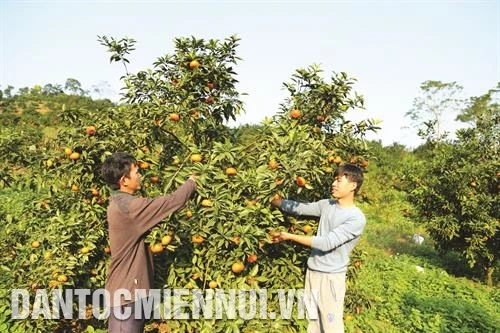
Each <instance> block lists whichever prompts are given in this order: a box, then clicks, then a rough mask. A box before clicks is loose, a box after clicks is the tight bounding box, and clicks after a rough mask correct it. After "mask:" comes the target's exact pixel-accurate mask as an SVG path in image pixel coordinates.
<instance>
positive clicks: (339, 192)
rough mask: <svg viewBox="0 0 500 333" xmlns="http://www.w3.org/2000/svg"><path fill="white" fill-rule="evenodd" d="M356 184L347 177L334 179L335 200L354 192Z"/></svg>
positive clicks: (333, 192) (333, 191)
mask: <svg viewBox="0 0 500 333" xmlns="http://www.w3.org/2000/svg"><path fill="white" fill-rule="evenodd" d="M356 186H357V185H356V183H355V182H351V181H349V179H347V177H346V176H345V175H342V176H337V177H335V178H334V179H333V183H332V195H333V197H334V198H337V199H340V198H344V197H345V196H347V195H349V194H350V193H351V192H354V190H355V189H356Z"/></svg>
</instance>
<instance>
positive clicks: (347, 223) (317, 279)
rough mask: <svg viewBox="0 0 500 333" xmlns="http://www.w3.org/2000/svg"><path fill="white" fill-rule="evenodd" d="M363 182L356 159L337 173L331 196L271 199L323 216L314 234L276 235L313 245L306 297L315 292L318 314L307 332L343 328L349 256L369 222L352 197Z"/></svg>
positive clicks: (333, 331) (293, 211)
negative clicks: (308, 199) (303, 200)
mask: <svg viewBox="0 0 500 333" xmlns="http://www.w3.org/2000/svg"><path fill="white" fill-rule="evenodd" d="M362 184H363V173H362V171H361V170H360V169H359V168H358V167H357V166H355V165H353V164H346V165H343V166H341V167H339V168H338V169H337V170H336V171H335V173H334V181H333V183H332V188H331V193H332V196H333V199H325V200H320V201H317V202H312V203H299V202H295V201H291V200H284V199H281V198H276V199H274V200H273V201H272V205H273V206H275V207H278V208H280V210H282V211H283V212H285V213H289V214H294V215H303V216H314V217H319V225H318V232H317V235H316V236H304V235H296V234H290V233H287V232H280V233H275V234H273V242H275V243H278V242H282V241H286V240H290V241H293V242H295V243H298V244H301V245H304V246H308V247H310V248H311V254H310V256H309V259H308V260H307V267H308V269H307V271H306V277H305V292H306V295H307V296H308V297H314V296H317V299H316V298H314V301H315V303H316V306H317V310H318V318H317V319H310V320H309V326H308V333H316V332H328V333H330V332H331V333H337V332H344V321H343V308H344V295H345V290H346V285H345V277H346V271H347V266H348V264H349V255H350V253H351V251H352V250H353V248H354V246H355V245H356V243H357V242H358V240H359V237H360V236H361V233H362V232H363V228H364V227H365V224H366V219H365V216H364V214H363V212H361V210H360V209H359V208H358V207H356V205H355V203H354V196H355V195H356V194H357V193H358V191H359V188H360V187H361V185H362Z"/></svg>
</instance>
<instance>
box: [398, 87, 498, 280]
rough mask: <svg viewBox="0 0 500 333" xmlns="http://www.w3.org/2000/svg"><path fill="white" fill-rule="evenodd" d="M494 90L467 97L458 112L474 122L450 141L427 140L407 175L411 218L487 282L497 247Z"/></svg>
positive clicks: (496, 255)
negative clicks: (418, 160)
mask: <svg viewBox="0 0 500 333" xmlns="http://www.w3.org/2000/svg"><path fill="white" fill-rule="evenodd" d="M495 92H496V93H498V89H497V90H491V91H489V92H488V93H487V94H485V95H483V96H480V97H474V98H472V99H471V103H470V105H469V107H468V108H467V109H465V110H464V112H463V113H462V115H461V116H462V117H464V119H466V120H468V121H471V122H472V125H473V126H471V127H470V128H466V129H462V130H459V131H458V132H457V140H456V141H454V142H442V141H434V140H432V139H429V140H428V142H427V143H426V147H425V151H424V159H425V161H424V160H422V161H421V163H420V164H415V167H412V168H409V169H408V172H407V174H406V180H407V185H408V191H409V198H410V201H411V202H412V203H413V204H414V205H415V213H416V218H417V219H418V220H420V221H421V222H422V223H423V224H424V225H425V226H426V228H427V230H428V232H429V234H430V235H431V236H432V238H433V239H434V240H435V242H436V246H437V247H438V249H440V250H442V251H456V252H458V253H460V255H461V256H462V257H463V258H465V259H466V260H467V262H468V263H469V264H470V267H471V268H480V269H481V270H482V272H484V276H485V281H486V283H487V284H488V285H492V283H493V273H494V270H495V267H498V253H499V251H500V239H499V233H498V231H499V226H500V225H499V210H498V207H499V202H498V189H499V186H500V185H499V177H500V172H499V168H500V165H499V154H498V148H499V147H498V142H499V133H500V132H499V126H498V124H499V114H500V113H499V106H498V101H495V99H494V96H495ZM430 137H433V136H432V135H431V136H430Z"/></svg>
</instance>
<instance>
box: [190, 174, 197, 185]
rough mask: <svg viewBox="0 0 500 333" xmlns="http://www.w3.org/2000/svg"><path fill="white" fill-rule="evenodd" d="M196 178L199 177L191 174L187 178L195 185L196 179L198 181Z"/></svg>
mask: <svg viewBox="0 0 500 333" xmlns="http://www.w3.org/2000/svg"><path fill="white" fill-rule="evenodd" d="M198 177H199V175H196V174H192V175H191V176H189V179H191V180H193V181H194V182H195V183H196V179H198Z"/></svg>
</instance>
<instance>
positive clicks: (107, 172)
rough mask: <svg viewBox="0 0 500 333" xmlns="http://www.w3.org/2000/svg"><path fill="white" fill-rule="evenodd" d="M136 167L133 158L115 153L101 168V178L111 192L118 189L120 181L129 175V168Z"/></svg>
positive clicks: (126, 154)
mask: <svg viewBox="0 0 500 333" xmlns="http://www.w3.org/2000/svg"><path fill="white" fill-rule="evenodd" d="M133 164H135V165H137V160H136V159H135V157H134V156H132V155H130V154H128V153H124V152H116V153H114V154H113V155H111V156H110V157H108V158H107V159H106V161H105V162H104V163H103V165H102V166H101V176H102V178H103V179H104V181H105V182H106V183H107V184H108V185H109V187H111V189H112V190H118V189H120V179H121V178H122V177H123V176H128V175H129V174H130V169H131V166H132V165H133Z"/></svg>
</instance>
